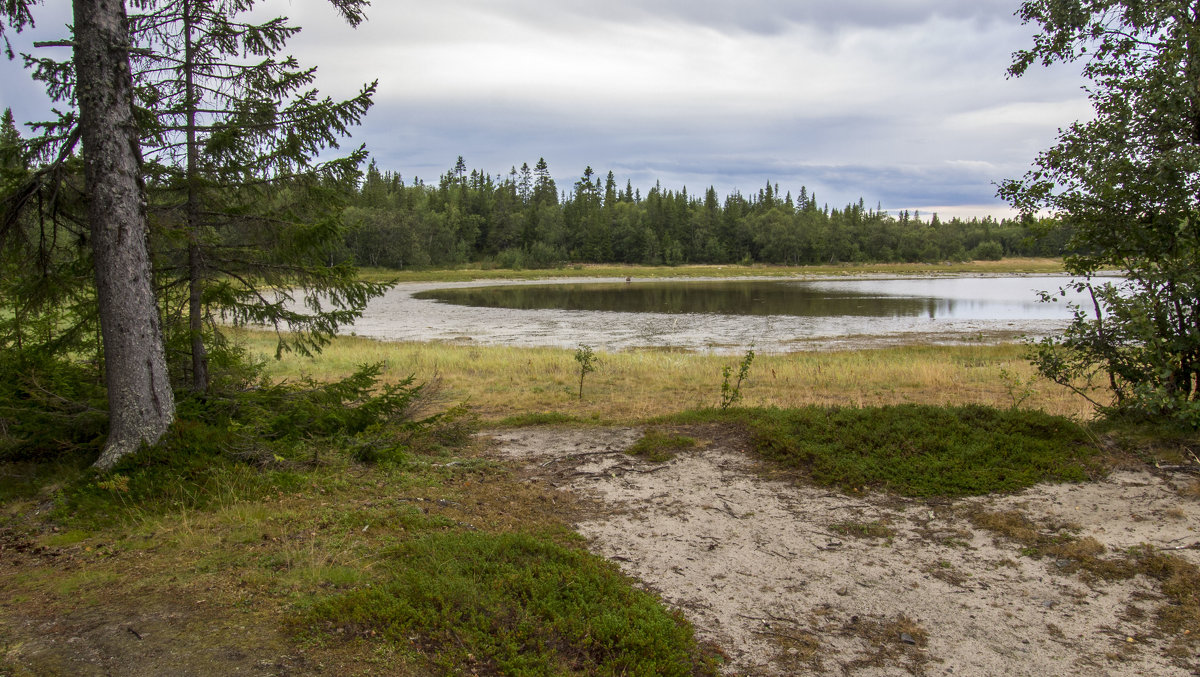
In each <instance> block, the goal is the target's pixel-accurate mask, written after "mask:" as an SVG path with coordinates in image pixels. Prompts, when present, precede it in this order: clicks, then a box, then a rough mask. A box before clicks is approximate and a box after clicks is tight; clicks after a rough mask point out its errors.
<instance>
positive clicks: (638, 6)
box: [489, 0, 1016, 35]
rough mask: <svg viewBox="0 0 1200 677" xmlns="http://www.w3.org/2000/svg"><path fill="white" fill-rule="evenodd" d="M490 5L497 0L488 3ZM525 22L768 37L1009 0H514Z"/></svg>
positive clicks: (949, 13)
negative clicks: (552, 20)
mask: <svg viewBox="0 0 1200 677" xmlns="http://www.w3.org/2000/svg"><path fill="white" fill-rule="evenodd" d="M489 4H492V5H495V4H499V3H495V2H492V3H489ZM507 4H508V5H509V6H512V7H520V8H522V10H523V12H522V13H523V15H524V16H525V17H527V18H528V19H529V20H530V21H537V20H538V18H537V17H539V16H541V17H548V16H551V15H553V14H554V13H555V12H565V13H572V14H576V15H580V16H585V17H590V18H594V19H598V20H608V21H617V22H624V21H627V20H645V19H647V18H659V19H665V20H670V21H678V22H683V23H690V24H695V25H700V26H704V27H706V28H711V29H714V30H717V31H721V32H735V31H746V32H752V33H760V34H768V35H774V34H778V33H782V32H784V31H786V30H787V29H788V28H789V27H790V26H792V25H796V24H803V25H809V26H813V27H815V28H820V29H825V30H833V29H839V30H840V29H846V28H855V27H860V28H861V27H868V28H887V27H895V28H898V29H899V28H903V27H905V26H909V25H912V24H920V23H924V22H926V21H928V20H930V19H932V18H934V17H942V18H949V19H958V20H978V21H994V20H1007V19H1011V17H1012V15H1013V12H1014V11H1015V10H1016V3H1015V2H1014V0H969V1H964V0H891V1H887V2H880V1H879V0H740V1H739V2H729V0H659V1H657V2H645V1H644V0H610V1H609V2H605V3H595V2H590V1H587V0H585V1H582V2H580V1H571V2H559V3H555V9H554V10H550V11H549V12H548V11H547V8H546V3H544V2H540V1H538V2H535V1H534V0H514V1H511V2H509V3H507Z"/></svg>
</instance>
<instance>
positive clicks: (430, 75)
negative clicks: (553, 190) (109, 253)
mask: <svg viewBox="0 0 1200 677" xmlns="http://www.w3.org/2000/svg"><path fill="white" fill-rule="evenodd" d="M67 4H68V3H66V2H65V1H64V0H50V2H49V3H47V5H48V6H46V7H42V8H39V10H38V14H37V15H36V16H37V17H38V18H39V27H38V29H39V30H38V31H37V32H36V35H37V37H38V38H39V39H46V38H47V37H61V36H62V34H63V30H62V29H61V26H62V25H63V24H64V23H66V22H67V20H68V19H69V15H68V13H67V12H68V10H67V8H66V5H67ZM263 4H264V7H265V8H266V9H268V10H270V12H271V13H273V14H284V15H287V16H289V17H291V19H292V20H293V21H294V22H295V23H297V24H299V25H300V26H302V27H303V28H304V31H303V32H302V33H301V35H299V36H298V37H296V38H295V39H293V41H292V42H291V43H290V44H289V49H288V51H289V52H290V53H292V54H294V55H296V56H297V57H298V58H299V59H300V61H301V62H302V63H303V64H305V65H315V66H318V67H319V75H320V80H319V87H320V88H321V90H322V93H323V94H329V95H332V96H334V97H338V96H348V95H350V94H352V93H353V91H354V90H355V89H356V88H357V87H358V86H361V84H363V83H365V82H369V81H371V80H375V79H378V80H379V93H378V96H377V98H376V104H375V106H374V108H372V110H371V112H370V113H369V114H368V117H367V119H366V122H365V124H364V125H363V126H362V127H360V128H359V129H358V130H357V131H356V133H355V136H354V139H353V140H352V141H350V142H348V144H347V145H350V144H357V143H366V144H367V147H368V149H369V150H370V151H371V153H372V155H373V156H374V157H375V159H376V160H377V162H378V163H379V166H380V167H381V168H383V169H391V170H394V171H398V172H400V173H401V174H402V175H403V176H404V177H405V179H406V180H411V178H412V177H413V176H419V177H421V178H423V179H426V180H427V181H430V182H432V181H436V179H437V177H438V176H439V175H440V174H442V173H444V172H445V171H447V170H448V169H450V168H451V167H452V166H453V165H454V162H455V159H456V158H457V157H458V156H459V155H462V156H463V157H464V158H465V160H466V162H467V166H468V167H470V168H475V169H483V170H486V171H488V172H489V173H491V174H493V175H494V174H498V173H504V174H507V173H508V171H509V168H510V167H513V166H516V167H520V165H521V163H522V162H528V163H529V165H530V166H531V167H532V166H533V165H534V164H535V163H536V162H537V159H538V158H539V157H544V158H545V159H546V161H547V162H548V163H549V166H550V170H551V173H552V174H553V175H554V177H555V180H556V181H557V182H558V184H559V187H560V188H565V189H568V190H569V189H570V187H571V185H572V184H573V183H574V182H575V181H576V180H577V179H578V178H579V176H580V175H581V174H582V173H583V170H584V168H585V167H586V166H589V165H590V166H591V167H592V168H593V169H594V170H595V171H596V172H597V173H599V174H600V175H601V176H603V175H604V174H605V173H606V172H607V171H609V170H611V171H612V172H613V174H614V175H615V176H616V178H617V181H618V182H619V183H620V185H622V186H624V184H625V182H626V180H630V181H632V182H633V185H634V186H635V187H637V188H640V189H641V190H642V192H643V193H645V191H646V189H647V188H649V187H650V186H652V185H654V182H655V181H656V180H661V182H662V185H663V186H664V187H666V188H671V189H675V190H678V189H680V188H682V187H684V186H686V187H687V188H688V190H689V191H690V192H692V193H702V192H703V190H704V189H706V188H707V187H708V186H710V185H712V186H715V187H716V188H717V190H718V192H719V193H720V194H721V195H725V194H727V193H728V192H730V191H732V190H735V189H736V190H741V191H742V192H743V193H747V194H748V193H751V192H757V191H758V189H759V188H761V187H762V186H763V185H764V184H765V183H766V182H767V181H771V182H772V183H778V184H779V186H780V189H781V190H785V191H791V192H792V193H793V194H795V193H798V192H799V189H800V186H802V185H803V186H806V187H807V188H808V190H809V192H810V193H811V192H815V193H816V195H817V198H818V199H819V200H820V201H821V202H824V203H829V204H830V205H831V206H834V207H838V206H842V205H844V204H846V203H849V202H852V201H857V200H858V198H860V197H862V198H864V199H865V200H866V201H867V203H868V204H869V205H871V206H874V205H876V204H882V205H883V207H884V208H886V209H891V210H899V209H910V210H911V209H920V210H921V211H922V212H923V213H929V212H931V211H937V212H938V213H939V214H941V215H942V216H954V215H962V216H972V215H982V214H988V213H990V214H993V215H996V216H1002V215H1007V214H1008V210H1007V207H1006V206H1005V205H1003V204H1002V203H1000V202H999V201H998V200H997V199H996V198H995V191H996V188H995V185H994V184H995V183H996V182H998V181H1001V180H1002V179H1005V178H1015V177H1018V176H1020V175H1022V174H1023V173H1024V172H1025V170H1026V169H1027V168H1028V167H1029V165H1030V162H1031V161H1032V160H1033V158H1034V157H1035V156H1036V154H1037V153H1038V151H1040V150H1042V149H1044V148H1046V147H1047V146H1049V145H1050V144H1051V143H1052V142H1053V141H1054V139H1055V137H1056V134H1057V130H1058V129H1059V128H1060V127H1064V126H1066V125H1068V124H1070V123H1071V122H1072V121H1074V120H1077V119H1080V118H1085V117H1087V116H1088V115H1089V114H1090V110H1091V109H1090V106H1089V105H1088V102H1087V100H1086V97H1085V96H1084V93H1083V92H1082V90H1081V89H1080V85H1081V80H1080V79H1079V78H1078V69H1076V68H1074V67H1072V66H1069V65H1068V66H1065V67H1063V66H1059V67H1056V68H1054V69H1051V70H1045V69H1035V70H1033V71H1031V72H1030V74H1028V75H1026V76H1025V77H1023V78H1020V79H1015V80H1012V79H1006V77H1005V75H1004V72H1005V69H1006V67H1007V66H1008V64H1009V62H1010V61H1011V55H1012V53H1013V52H1014V51H1015V50H1018V49H1022V48H1025V47H1027V46H1028V45H1029V44H1030V37H1031V35H1032V33H1033V29H1032V27H1028V26H1022V25H1021V24H1020V22H1019V21H1018V20H1017V19H1016V18H1015V17H1014V16H1013V12H1014V11H1015V10H1016V8H1017V6H1018V5H1019V2H1018V0H738V1H737V2H732V1H731V0H723V1H720V2H718V1H715V0H643V1H640V2H637V1H634V0H607V1H606V2H596V1H595V0H588V1H579V0H439V1H438V2H431V1H430V0H421V1H415V0H375V2H374V6H373V7H371V8H370V10H369V13H368V17H369V18H368V21H367V22H366V23H364V24H362V25H361V26H359V27H358V28H357V29H352V28H350V27H348V26H346V25H345V24H344V23H343V22H341V21H340V20H339V19H338V17H337V15H336V14H335V13H334V12H333V11H332V10H331V9H330V8H329V6H328V3H327V2H322V1H320V0H268V1H267V2H265V3H263ZM13 37H14V38H16V39H15V41H14V46H17V47H19V48H20V49H23V50H25V51H28V50H29V47H28V46H27V45H28V43H29V42H30V41H31V40H32V37H33V36H32V35H30V34H28V33H27V34H23V35H19V36H13ZM4 106H11V107H12V108H13V109H14V112H15V114H16V115H17V118H18V120H26V119H31V118H37V117H40V116H43V115H44V113H43V112H42V111H44V110H45V108H46V106H47V104H46V103H45V99H44V97H43V96H40V93H39V90H38V88H37V86H36V85H35V84H33V83H30V82H29V80H28V74H27V73H26V72H23V71H22V69H21V68H20V66H19V61H18V62H12V63H4V64H3V65H0V107H4Z"/></svg>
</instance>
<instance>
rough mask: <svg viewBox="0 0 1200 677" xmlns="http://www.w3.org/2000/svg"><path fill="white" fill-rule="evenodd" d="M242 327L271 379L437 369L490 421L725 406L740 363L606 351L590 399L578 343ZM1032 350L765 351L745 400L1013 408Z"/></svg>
mask: <svg viewBox="0 0 1200 677" xmlns="http://www.w3.org/2000/svg"><path fill="white" fill-rule="evenodd" d="M239 336H240V337H241V339H242V340H243V341H244V342H245V344H246V346H247V347H248V348H249V349H250V350H251V351H252V352H255V353H257V354H260V355H263V356H264V358H265V359H266V360H267V370H268V373H269V374H270V375H271V377H272V378H275V379H287V378H290V379H294V378H296V377H298V376H300V375H306V376H310V377H312V378H315V379H318V380H325V379H335V378H339V377H342V376H345V375H347V374H349V373H351V372H352V371H354V369H355V367H356V366H357V365H360V364H364V363H374V362H382V363H385V364H386V366H387V372H386V373H387V378H388V379H391V380H399V379H402V378H404V377H406V376H408V375H409V374H415V375H416V377H417V379H418V380H420V381H431V380H435V379H436V380H439V381H440V383H441V393H442V397H443V398H444V399H446V400H447V401H450V402H466V403H467V404H468V405H469V406H470V407H471V408H472V409H473V410H474V411H476V412H477V413H478V414H479V415H480V416H481V418H483V419H484V420H485V421H486V420H498V419H501V418H504V417H506V416H512V415H518V414H529V413H562V414H569V415H573V416H578V417H585V418H586V417H593V418H600V419H606V420H636V419H642V418H646V417H651V416H658V415H663V414H670V413H675V412H679V411H684V410H688V409H694V408H700V407H711V406H716V405H717V404H718V402H719V393H720V386H721V368H722V367H723V366H725V365H731V366H733V367H735V371H736V365H737V363H738V362H739V359H740V358H739V357H738V356H735V355H705V354H694V353H680V352H660V351H636V352H622V353H598V354H597V356H598V358H599V365H598V368H597V370H596V372H595V373H593V374H589V375H588V376H587V380H586V384H585V387H584V397H583V400H582V401H580V400H579V399H578V397H577V395H578V387H579V371H578V367H579V365H578V364H577V363H576V362H575V360H574V351H573V350H567V349H558V348H516V347H506V346H492V347H486V346H473V345H459V344H439V343H388V342H381V341H374V340H370V339H364V338H355V337H340V338H338V339H337V340H335V341H334V342H333V343H332V344H331V345H330V346H329V347H328V348H326V350H325V351H324V352H323V353H322V354H321V355H319V356H317V357H316V358H315V359H311V360H310V359H307V358H302V357H298V356H285V357H284V358H283V359H282V360H280V361H276V360H274V358H273V357H272V355H273V350H274V336H273V335H272V334H267V333H258V332H240V333H239ZM1023 354H1024V348H1023V347H1021V346H1018V345H1000V346H985V345H979V346H954V347H938V346H913V347H900V348H887V349H879V350H861V351H841V352H805V353H792V354H787V355H759V356H758V357H757V358H756V359H755V361H754V365H753V367H752V368H751V370H750V378H749V380H748V381H747V382H746V383H745V384H743V386H742V395H743V400H742V402H741V404H742V405H744V406H778V407H798V406H803V405H809V404H818V405H850V406H872V405H885V404H900V403H920V404H935V405H959V404H971V403H974V404H984V405H991V406H997V407H1009V406H1012V405H1013V403H1014V399H1013V392H1014V390H1015V391H1016V392H1018V393H1019V392H1020V391H1022V390H1023V389H1024V386H1022V385H1020V384H1019V383H1018V382H1021V383H1027V382H1029V381H1030V379H1031V378H1032V377H1033V376H1034V370H1033V368H1032V367H1031V366H1030V365H1029V363H1028V361H1027V360H1026V359H1024V357H1023ZM1002 370H1003V371H1004V372H1007V374H1008V376H1007V377H1006V376H1004V375H1002ZM1014 384H1016V385H1015V387H1014ZM1030 387H1031V389H1032V391H1033V392H1032V394H1030V395H1029V397H1028V398H1027V399H1025V400H1024V401H1023V402H1022V404H1021V406H1023V407H1026V408H1031V409H1040V410H1043V411H1046V412H1048V413H1051V414H1057V415H1062V416H1068V417H1072V418H1077V419H1087V418H1090V417H1091V415H1092V411H1091V407H1090V405H1088V404H1087V403H1086V402H1085V401H1083V400H1082V399H1080V398H1079V397H1077V396H1075V395H1072V394H1071V393H1070V392H1068V391H1067V390H1066V389H1064V388H1062V387H1060V386H1057V385H1055V384H1052V383H1050V382H1048V381H1044V380H1040V381H1035V382H1034V383H1033V385H1032V386H1030Z"/></svg>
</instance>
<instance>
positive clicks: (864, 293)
mask: <svg viewBox="0 0 1200 677" xmlns="http://www.w3.org/2000/svg"><path fill="white" fill-rule="evenodd" d="M1066 282H1068V278H1066V277H1062V276H1012V277H936V278H912V277H910V278H899V279H883V278H869V279H829V280H816V279H813V280H796V279H787V280H780V279H746V280H670V281H663V280H655V281H639V280H636V279H635V280H633V281H632V282H630V283H626V282H625V281H624V280H619V279H608V280H588V281H583V280H578V279H576V280H561V281H556V282H552V283H547V282H537V283H528V282H509V281H489V282H469V283H409V284H404V285H399V286H397V287H396V288H394V289H393V290H391V291H390V292H388V293H387V294H386V295H385V296H383V297H381V298H379V299H376V300H375V301H372V303H371V304H370V305H369V306H368V307H367V310H366V312H365V313H364V315H363V317H362V318H361V319H360V320H359V321H358V322H356V323H355V325H354V327H352V328H351V331H352V332H353V333H355V334H357V335H359V336H368V337H374V338H380V339H386V340H398V341H443V342H458V343H477V344H488V345H494V344H504V345H518V346H559V347H566V348H573V347H576V346H578V345H580V344H587V345H590V346H593V347H595V348H597V349H599V350H608V351H616V350H626V349H634V348H652V349H671V350H692V351H706V352H722V353H740V352H742V351H744V350H747V349H749V348H751V347H753V348H754V349H756V350H759V351H766V352H793V351H801V350H824V349H838V348H863V347H877V346H886V345H897V344H906V343H936V344H954V343H968V342H975V343H977V342H989V343H995V342H1002V341H1014V340H1019V339H1020V338H1021V337H1024V336H1042V335H1047V334H1050V333H1053V332H1056V331H1059V330H1061V329H1062V328H1063V327H1064V326H1066V323H1067V321H1068V320H1069V319H1070V311H1069V309H1068V307H1067V303H1066V301H1069V300H1071V299H1070V298H1067V299H1060V300H1059V302H1057V303H1048V304H1047V303H1040V302H1038V300H1037V299H1038V296H1037V292H1038V291H1041V290H1045V291H1051V290H1057V289H1058V288H1059V287H1061V286H1062V285H1063V284H1065V283H1066Z"/></svg>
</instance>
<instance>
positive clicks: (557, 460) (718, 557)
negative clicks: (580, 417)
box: [491, 428, 1200, 677]
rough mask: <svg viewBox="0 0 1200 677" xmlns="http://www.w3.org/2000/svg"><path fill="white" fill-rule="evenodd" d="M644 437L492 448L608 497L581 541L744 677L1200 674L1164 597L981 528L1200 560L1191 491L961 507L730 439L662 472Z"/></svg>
mask: <svg viewBox="0 0 1200 677" xmlns="http://www.w3.org/2000/svg"><path fill="white" fill-rule="evenodd" d="M641 433H642V431H641V430H640V429H635V428H612V429H595V428H588V429H554V428H525V429H518V430H505V431H499V432H494V433H491V435H492V436H493V438H494V439H495V440H496V441H497V442H498V443H499V445H498V452H497V453H498V454H500V455H502V456H503V457H506V458H510V459H518V460H520V461H523V462H524V463H526V464H527V466H528V473H529V479H530V481H534V482H545V483H548V484H549V485H550V486H552V487H555V488H557V489H559V490H562V491H567V492H572V493H573V494H577V495H580V496H582V497H583V498H584V499H590V501H586V502H587V503H589V504H590V507H589V508H587V509H585V511H584V513H582V514H581V515H579V516H578V523H577V524H576V525H575V526H576V528H577V529H578V530H579V532H580V533H582V534H583V535H584V536H586V537H588V538H589V539H590V540H591V547H592V549H593V550H594V551H595V552H597V553H599V554H602V555H604V556H606V557H608V558H610V559H612V560H614V561H616V562H618V563H619V564H620V566H621V568H622V569H623V570H624V571H625V572H626V573H628V574H629V575H631V576H633V577H635V578H637V579H639V580H640V581H642V583H643V584H644V585H645V586H647V587H648V588H651V589H653V590H655V591H656V592H658V593H659V594H660V595H661V596H662V597H663V598H664V599H665V600H666V601H667V602H669V603H670V604H673V605H675V606H676V607H678V608H680V609H681V610H683V612H684V613H685V614H686V615H687V617H688V618H689V619H690V620H691V621H692V622H693V623H694V624H695V626H696V628H697V632H698V634H699V636H700V638H701V639H702V640H705V641H709V642H712V643H714V644H716V645H717V646H719V647H720V648H721V650H722V651H723V652H724V653H725V654H726V656H727V658H728V666H727V671H728V672H729V673H730V674H749V675H777V674H797V673H805V672H814V673H817V674H839V673H840V674H853V675H895V674H897V673H901V672H905V671H907V672H909V673H911V674H922V675H924V674H927V675H956V676H960V677H961V676H963V675H980V676H983V675H989V676H990V675H998V674H1005V675H1039V676H1041V675H1160V676H1164V677H1165V676H1170V675H1181V676H1182V675H1195V674H1200V655H1197V653H1196V648H1195V647H1196V644H1195V643H1194V642H1191V641H1185V642H1182V643H1181V642H1180V641H1179V640H1180V638H1179V637H1168V636H1164V635H1163V633H1162V632H1160V631H1159V629H1158V628H1157V624H1156V614H1155V611H1156V609H1157V608H1158V607H1160V606H1161V605H1162V604H1163V603H1164V597H1163V595H1162V593H1161V592H1160V590H1159V587H1158V583H1157V582H1156V581H1153V580H1150V579H1148V578H1146V577H1144V576H1140V575H1139V576H1136V577H1134V578H1131V579H1126V580H1116V581H1114V580H1105V579H1103V578H1101V577H1097V576H1089V575H1087V574H1086V572H1082V573H1081V572H1079V571H1077V570H1076V569H1075V568H1074V567H1072V566H1070V564H1071V563H1070V562H1069V561H1068V560H1063V559H1055V558H1052V557H1037V558H1035V557H1032V556H1028V555H1029V554H1030V553H1028V552H1026V553H1024V554H1023V553H1022V547H1023V546H1022V545H1021V544H1019V543H1014V542H1012V541H1009V540H1006V539H1005V538H1002V537H1000V536H998V535H996V534H995V533H993V532H991V531H987V530H984V529H981V528H978V527H976V526H975V525H974V524H973V522H972V520H971V519H970V515H972V514H978V513H979V512H980V511H985V512H989V513H991V512H995V513H1005V514H1015V513H1019V514H1021V515H1024V516H1025V517H1027V518H1028V519H1029V520H1031V521H1032V522H1033V523H1034V524H1036V525H1038V526H1039V527H1042V528H1044V529H1048V530H1050V529H1053V528H1054V527H1055V526H1059V527H1062V526H1065V527H1066V528H1067V529H1069V530H1070V531H1071V533H1073V534H1074V536H1075V537H1076V538H1078V539H1079V540H1080V541H1083V540H1084V539H1087V538H1089V537H1090V538H1094V539H1095V540H1096V541H1098V542H1099V543H1100V544H1103V546H1104V547H1105V552H1106V553H1107V554H1105V555H1104V556H1105V557H1114V558H1119V557H1121V556H1123V555H1122V554H1121V553H1123V552H1124V551H1125V550H1126V549H1127V548H1130V547H1133V546H1138V545H1141V544H1148V545H1150V546H1152V547H1155V548H1159V549H1161V550H1163V551H1170V552H1171V553H1172V554H1176V555H1178V556H1180V557H1183V558H1185V559H1187V560H1188V561H1190V562H1192V563H1193V564H1200V550H1197V549H1196V548H1197V547H1200V501H1197V500H1196V499H1195V498H1194V497H1193V498H1185V497H1182V496H1181V494H1180V492H1179V491H1177V489H1179V488H1180V487H1182V486H1183V484H1184V483H1185V482H1187V481H1190V478H1182V477H1181V478H1177V479H1175V480H1173V479H1172V478H1171V477H1169V476H1163V475H1158V474H1152V473H1151V472H1148V471H1147V470H1146V469H1134V470H1119V471H1114V472H1113V473H1112V474H1111V475H1110V476H1109V477H1108V478H1107V479H1106V480H1104V481H1100V482H1094V483H1088V484H1081V485H1044V486H1037V487H1034V488H1032V489H1029V490H1027V491H1024V492H1021V493H1018V494H1014V495H1005V496H992V497H983V498H974V499H964V500H955V501H947V500H938V501H925V500H910V499H901V498H896V497H894V496H888V495H879V494H873V493H867V494H864V495H847V494H843V493H840V492H835V491H830V490H828V489H824V488H819V487H814V486H811V485H808V484H806V483H804V482H803V481H795V478H780V477H778V476H772V475H771V473H770V472H769V471H768V470H767V469H766V468H764V467H763V466H761V465H760V464H759V463H757V462H756V461H754V460H753V459H752V458H751V457H749V456H748V455H747V454H746V453H745V444H744V442H743V441H742V440H741V439H739V438H738V437H737V436H733V435H730V434H729V433H728V432H727V431H721V430H717V429H700V430H692V431H689V432H688V434H690V435H693V436H695V437H698V438H700V439H701V440H703V442H702V444H701V445H700V447H699V448H698V449H695V450H688V451H685V452H682V453H680V454H679V455H678V456H676V457H675V458H674V459H673V460H670V461H668V462H666V463H660V464H654V463H648V462H645V461H643V460H640V459H637V458H634V457H631V456H629V455H627V454H625V453H624V449H626V448H628V447H629V445H631V444H632V443H633V442H634V441H636V440H637V439H638V438H639V437H640V436H641ZM1173 482H1178V484H1179V485H1180V486H1179V487H1177V486H1175V484H1174V483H1173ZM1196 632H1200V628H1197V629H1194V630H1191V631H1190V633H1192V634H1194V633H1196Z"/></svg>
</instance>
